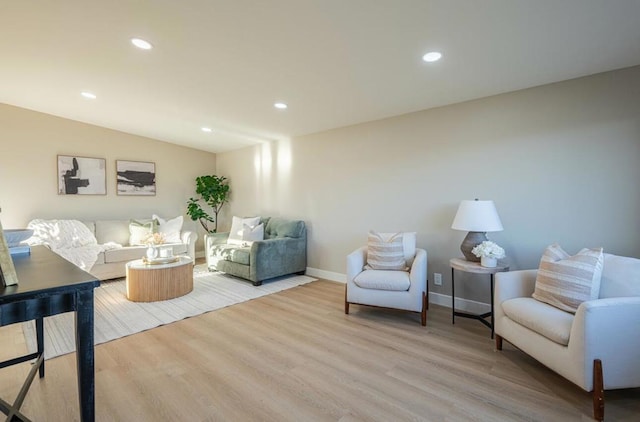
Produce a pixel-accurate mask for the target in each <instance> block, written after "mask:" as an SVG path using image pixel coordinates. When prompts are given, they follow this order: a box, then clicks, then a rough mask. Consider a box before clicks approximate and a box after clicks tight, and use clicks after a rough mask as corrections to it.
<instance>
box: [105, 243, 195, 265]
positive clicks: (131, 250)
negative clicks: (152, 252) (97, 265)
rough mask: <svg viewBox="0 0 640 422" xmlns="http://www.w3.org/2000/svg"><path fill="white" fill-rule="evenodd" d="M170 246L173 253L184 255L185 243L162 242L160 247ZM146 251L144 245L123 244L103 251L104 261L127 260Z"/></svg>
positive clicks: (135, 257) (142, 254)
mask: <svg viewBox="0 0 640 422" xmlns="http://www.w3.org/2000/svg"><path fill="white" fill-rule="evenodd" d="M168 246H171V247H172V249H173V255H174V256H177V255H184V254H186V253H187V245H186V244H184V243H172V244H164V245H162V247H168ZM146 251H147V247H146V246H125V247H122V248H118V249H110V250H107V251H105V252H104V263H105V264H109V263H112V262H127V261H133V260H135V259H140V258H142V257H143V256H144V255H145V253H146Z"/></svg>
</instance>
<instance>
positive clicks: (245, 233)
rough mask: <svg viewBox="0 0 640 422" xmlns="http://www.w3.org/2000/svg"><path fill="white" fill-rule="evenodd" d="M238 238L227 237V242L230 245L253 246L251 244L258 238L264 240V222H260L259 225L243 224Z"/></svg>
mask: <svg viewBox="0 0 640 422" xmlns="http://www.w3.org/2000/svg"><path fill="white" fill-rule="evenodd" d="M238 237H240V239H237V238H235V237H234V238H231V237H229V239H227V243H228V244H230V245H239V246H251V244H252V243H253V242H255V241H258V240H264V224H262V223H260V224H258V225H257V226H250V225H248V224H244V223H243V224H242V230H240V231H239V232H238Z"/></svg>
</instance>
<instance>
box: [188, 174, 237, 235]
mask: <svg viewBox="0 0 640 422" xmlns="http://www.w3.org/2000/svg"><path fill="white" fill-rule="evenodd" d="M196 193H197V194H198V195H200V197H201V198H190V199H189V202H188V203H187V214H189V217H191V219H192V220H193V221H196V220H197V221H200V224H201V225H202V227H203V228H204V229H205V231H206V232H207V233H216V232H217V231H218V213H219V212H220V209H221V208H222V206H223V205H224V204H225V203H226V202H229V184H228V182H227V178H226V177H224V176H216V175H210V176H198V177H196ZM200 199H202V200H203V201H204V202H205V203H206V204H207V205H209V206H210V207H211V208H212V210H213V216H210V215H209V214H208V213H207V212H205V211H204V210H203V209H202V206H201V205H200ZM209 224H213V227H209Z"/></svg>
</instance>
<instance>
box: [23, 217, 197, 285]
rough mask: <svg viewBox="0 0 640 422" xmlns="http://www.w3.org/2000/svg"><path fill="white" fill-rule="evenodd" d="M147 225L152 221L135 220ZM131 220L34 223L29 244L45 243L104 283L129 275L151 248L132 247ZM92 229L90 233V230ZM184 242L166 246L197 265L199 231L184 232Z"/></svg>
mask: <svg viewBox="0 0 640 422" xmlns="http://www.w3.org/2000/svg"><path fill="white" fill-rule="evenodd" d="M135 220H136V221H138V222H141V223H145V222H149V221H151V219H135ZM130 223H131V220H96V221H78V220H32V221H31V222H30V223H29V225H28V227H29V228H30V229H34V236H33V237H32V238H31V239H29V241H28V243H29V244H32V245H33V244H44V245H46V246H48V247H49V248H51V249H52V250H53V251H54V252H56V253H57V254H59V255H61V256H63V257H64V258H65V259H67V260H69V261H71V262H73V263H74V264H76V265H77V266H79V267H80V268H82V269H84V270H85V271H87V272H89V273H91V274H93V275H94V276H96V277H97V278H99V279H100V280H109V279H113V278H120V277H124V276H125V275H126V266H125V264H126V263H127V262H128V261H132V260H135V259H140V258H142V257H143V256H144V255H145V253H146V249H147V246H145V245H135V246H132V245H130V244H129V238H130V230H129V224H130ZM87 229H88V230H87ZM179 237H180V240H181V241H180V242H174V243H166V244H163V245H162V247H171V248H172V249H173V254H174V255H187V256H189V257H191V259H193V260H194V262H195V243H196V240H197V237H198V235H197V234H196V233H195V232H192V231H188V230H184V228H183V229H182V230H181V231H180V236H179Z"/></svg>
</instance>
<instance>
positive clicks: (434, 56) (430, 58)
mask: <svg viewBox="0 0 640 422" xmlns="http://www.w3.org/2000/svg"><path fill="white" fill-rule="evenodd" d="M441 58H442V53H440V52H438V51H431V52H429V53H427V54H425V55H424V56H422V60H424V61H425V62H429V63H431V62H437V61H438V60H440V59H441Z"/></svg>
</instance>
